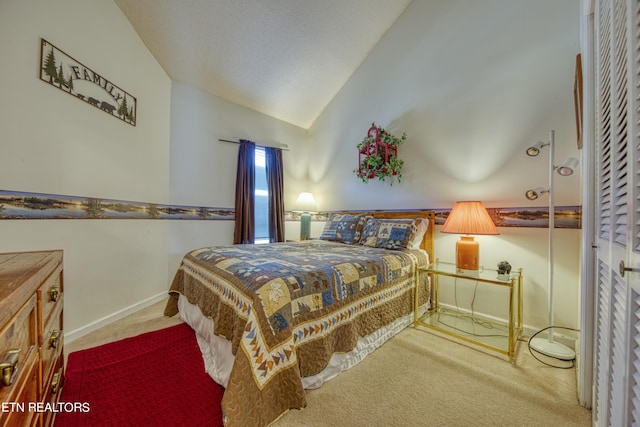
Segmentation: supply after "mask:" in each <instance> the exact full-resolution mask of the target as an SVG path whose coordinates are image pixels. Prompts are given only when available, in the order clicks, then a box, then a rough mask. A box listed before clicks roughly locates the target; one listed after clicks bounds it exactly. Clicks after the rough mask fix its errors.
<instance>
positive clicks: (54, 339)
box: [49, 329, 60, 348]
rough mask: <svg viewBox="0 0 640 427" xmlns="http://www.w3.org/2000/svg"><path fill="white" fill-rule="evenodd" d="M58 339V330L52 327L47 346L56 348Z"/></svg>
mask: <svg viewBox="0 0 640 427" xmlns="http://www.w3.org/2000/svg"><path fill="white" fill-rule="evenodd" d="M58 340H60V330H59V329H54V330H53V331H52V332H51V336H50V337H49V348H58Z"/></svg>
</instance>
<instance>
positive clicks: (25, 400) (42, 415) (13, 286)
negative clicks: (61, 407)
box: [0, 250, 64, 427]
mask: <svg viewBox="0 0 640 427" xmlns="http://www.w3.org/2000/svg"><path fill="white" fill-rule="evenodd" d="M62 265H63V264H62V251H61V250H55V251H43V252H15V253H2V254H0V426H2V427H4V426H50V425H53V421H54V417H55V414H56V407H57V403H58V401H59V399H60V388H61V387H62V381H63V376H64V366H63V363H64V357H63V354H62V348H63V334H62V309H63V295H64V292H63V290H64V289H63V285H64V284H63V274H62Z"/></svg>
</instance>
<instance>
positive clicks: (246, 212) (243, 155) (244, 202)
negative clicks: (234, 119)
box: [233, 140, 256, 244]
mask: <svg viewBox="0 0 640 427" xmlns="http://www.w3.org/2000/svg"><path fill="white" fill-rule="evenodd" d="M255 150H256V145H255V144H254V143H253V142H251V141H246V140H240V151H239V153H238V171H237V175H236V224H235V229H234V231H233V243H234V244H239V243H253V241H254V239H255V217H254V207H255V188H256V161H255Z"/></svg>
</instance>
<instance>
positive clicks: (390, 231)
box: [360, 218, 422, 249]
mask: <svg viewBox="0 0 640 427" xmlns="http://www.w3.org/2000/svg"><path fill="white" fill-rule="evenodd" d="M421 221H422V219H420V218H417V219H382V218H369V219H367V222H366V223H365V224H364V229H363V230H362V237H361V238H360V244H361V245H365V246H371V247H373V248H384V249H406V248H407V247H408V245H409V242H410V241H411V240H412V239H413V238H414V236H415V234H416V232H417V231H418V223H419V222H421Z"/></svg>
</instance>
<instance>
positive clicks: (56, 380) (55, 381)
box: [42, 357, 64, 426]
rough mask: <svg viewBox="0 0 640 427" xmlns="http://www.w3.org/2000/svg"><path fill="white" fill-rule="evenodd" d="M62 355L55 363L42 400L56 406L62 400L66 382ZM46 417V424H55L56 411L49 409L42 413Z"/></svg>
mask: <svg viewBox="0 0 640 427" xmlns="http://www.w3.org/2000/svg"><path fill="white" fill-rule="evenodd" d="M62 360H63V359H62V357H60V358H59V359H58V361H57V362H56V363H55V367H54V369H53V371H52V375H51V378H50V381H49V382H48V384H47V386H46V387H45V389H44V391H43V394H42V401H43V402H44V403H45V405H46V404H51V406H52V407H56V404H57V403H58V402H59V401H60V394H61V393H62V390H61V389H62V385H63V382H64V368H63V365H62ZM42 416H43V417H44V425H45V426H51V425H53V421H54V418H55V416H56V412H55V411H47V412H46V413H44V414H42Z"/></svg>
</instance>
